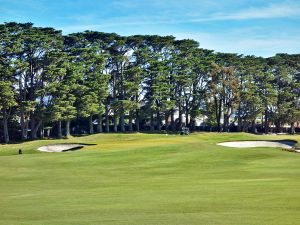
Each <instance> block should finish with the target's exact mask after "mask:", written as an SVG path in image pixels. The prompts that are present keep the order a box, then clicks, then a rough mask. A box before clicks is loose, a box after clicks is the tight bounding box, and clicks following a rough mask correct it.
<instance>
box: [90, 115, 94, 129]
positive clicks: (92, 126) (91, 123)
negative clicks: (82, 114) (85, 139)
mask: <svg viewBox="0 0 300 225" xmlns="http://www.w3.org/2000/svg"><path fill="white" fill-rule="evenodd" d="M89 129H90V132H89V133H90V134H93V133H94V124H93V115H90V117H89Z"/></svg>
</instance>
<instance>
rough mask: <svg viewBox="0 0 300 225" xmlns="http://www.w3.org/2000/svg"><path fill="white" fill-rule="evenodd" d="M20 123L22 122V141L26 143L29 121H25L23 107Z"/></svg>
mask: <svg viewBox="0 0 300 225" xmlns="http://www.w3.org/2000/svg"><path fill="white" fill-rule="evenodd" d="M20 122H21V139H22V140H23V141H24V140H26V139H27V133H28V121H26V119H25V113H24V109H23V106H22V107H21V112H20Z"/></svg>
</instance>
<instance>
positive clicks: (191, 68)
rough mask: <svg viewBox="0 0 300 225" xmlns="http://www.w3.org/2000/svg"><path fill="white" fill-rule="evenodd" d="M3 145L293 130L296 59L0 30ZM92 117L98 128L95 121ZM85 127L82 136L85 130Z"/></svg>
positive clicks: (297, 105)
mask: <svg viewBox="0 0 300 225" xmlns="http://www.w3.org/2000/svg"><path fill="white" fill-rule="evenodd" d="M0 113H1V115H0V120H1V125H2V129H1V133H0V135H1V137H2V141H3V142H6V143H8V142H9V141H10V137H11V139H22V140H27V139H37V138H43V137H45V136H47V133H48V132H47V131H50V130H51V135H52V136H54V135H55V136H57V137H59V138H61V137H63V136H69V135H71V134H74V133H82V132H83V130H85V132H87V133H90V134H93V133H94V132H97V133H101V132H125V131H141V130H148V131H151V132H154V131H161V130H162V129H163V130H166V131H176V130H178V129H180V128H181V127H182V126H183V125H185V126H187V127H189V128H190V129H191V130H195V129H196V120H197V118H199V117H200V116H201V117H203V118H205V124H206V126H209V127H211V128H213V129H214V130H216V131H229V129H230V127H231V126H232V124H233V123H235V124H237V130H238V131H249V130H252V131H255V127H256V125H257V119H258V118H261V119H260V120H259V121H260V124H261V125H260V126H261V128H262V129H263V130H264V132H269V131H270V125H274V126H275V127H276V131H277V132H280V131H282V127H283V125H285V124H289V125H290V131H291V132H292V133H293V132H295V124H296V123H297V122H299V121H300V54H295V55H288V54H277V55H276V56H274V57H270V58H262V57H255V56H243V55H237V54H227V53H215V52H214V51H212V50H207V49H202V48H199V43H197V42H196V41H194V40H190V39H186V40H176V39H175V38H174V37H173V36H164V37H162V36H157V35H134V36H128V37H124V36H120V35H117V34H115V33H102V32H96V31H85V32H80V33H74V34H70V35H62V33H61V31H58V30H55V29H53V28H48V27H47V28H42V27H35V26H33V24H31V23H14V22H10V23H4V24H0ZM95 121H97V123H95ZM82 129H83V130H82Z"/></svg>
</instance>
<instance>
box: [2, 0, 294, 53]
mask: <svg viewBox="0 0 300 225" xmlns="http://www.w3.org/2000/svg"><path fill="white" fill-rule="evenodd" d="M10 21H16V22H33V23H34V24H35V25H37V26H50V27H54V28H56V29H60V30H63V33H64V34H68V33H72V32H79V31H84V30H97V31H103V32H115V33H118V34H121V35H134V34H159V35H173V36H175V37H177V38H178V39H183V38H191V39H195V40H197V41H199V42H200V46H201V47H202V48H208V49H213V50H215V51H219V52H234V53H240V54H245V55H257V56H264V57H267V56H272V55H274V54H275V53H290V54H292V53H300V0H285V1H278V0H223V1H222V0H219V1H218V0H215V1H214V0H50V1H49V0H0V23H3V22H10Z"/></svg>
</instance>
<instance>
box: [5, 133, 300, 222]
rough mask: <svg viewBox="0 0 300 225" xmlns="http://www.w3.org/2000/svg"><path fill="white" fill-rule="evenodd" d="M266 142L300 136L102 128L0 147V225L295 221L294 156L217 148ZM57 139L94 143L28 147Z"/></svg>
mask: <svg viewBox="0 0 300 225" xmlns="http://www.w3.org/2000/svg"><path fill="white" fill-rule="evenodd" d="M263 139H264V140H266V139H272V140H274V139H293V140H297V141H298V142H300V136H255V135H250V134H244V133H238V134H213V133H199V134H193V135H190V136H177V135H169V136H166V135H158V134H99V135H92V136H86V137H80V138H70V139H68V140H59V141H58V140H45V141H33V142H26V143H23V144H13V145H2V146H0V155H1V156H0V224H1V225H2V224H3V225H25V224H26V225H58V224H59V225H69V224H70V225H71V224H72V225H73V224H78V225H79V224H80V225H94V224H95V225H96V224H105V225H106V224H107V225H110V224H130V225H135V224H136V225H143V224H147V225H148V224H149V225H150V224H151V225H160V224H162V225H164V224H172V225H173V224H184V225H189V224H197V225H199V224H204V225H212V224H220V225H234V224H236V225H243V224H251V225H252V224H253V225H269V224H270V225H297V224H300V213H299V211H300V154H296V153H290V152H286V151H281V149H275V148H255V149H233V148H226V147H221V146H216V143H217V142H221V141H230V140H263ZM59 142H70V143H86V144H96V145H90V146H86V147H85V148H84V149H83V150H80V151H74V152H65V153H39V152H37V151H36V150H35V149H36V148H37V147H39V146H42V145H45V144H53V143H59ZM19 148H21V149H22V150H23V152H24V154H23V155H17V150H18V149H19Z"/></svg>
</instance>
